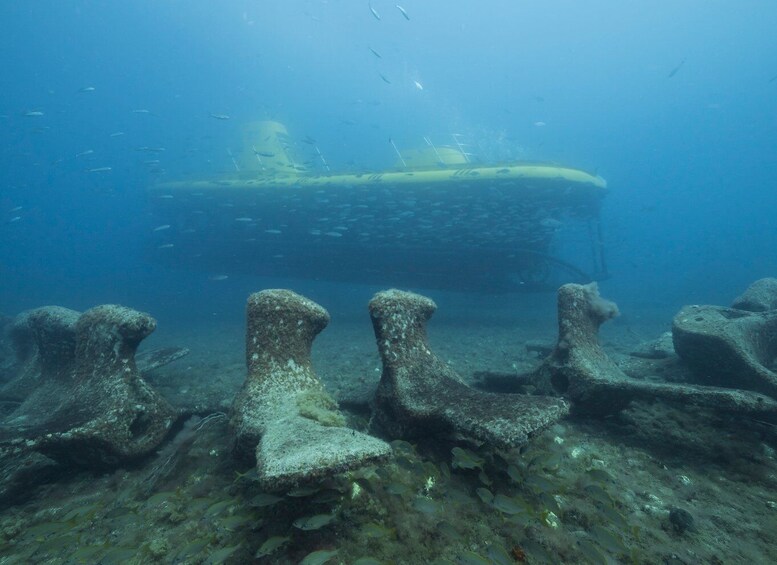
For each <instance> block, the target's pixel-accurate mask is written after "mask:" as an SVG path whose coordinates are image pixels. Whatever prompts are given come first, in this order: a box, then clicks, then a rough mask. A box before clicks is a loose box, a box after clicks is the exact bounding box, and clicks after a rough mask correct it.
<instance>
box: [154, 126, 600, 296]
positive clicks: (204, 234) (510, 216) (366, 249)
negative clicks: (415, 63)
mask: <svg viewBox="0 0 777 565" xmlns="http://www.w3.org/2000/svg"><path fill="white" fill-rule="evenodd" d="M424 139H425V142H426V146H425V147H423V148H422V149H417V150H410V151H405V152H403V153H400V152H399V151H398V150H397V151H396V152H397V155H398V157H399V162H398V164H397V167H396V168H393V169H390V170H383V171H373V172H342V173H337V172H331V171H330V170H329V164H328V163H327V162H326V161H325V160H324V157H323V155H322V154H321V152H320V150H319V149H318V147H317V146H316V145H315V143H314V142H313V140H310V139H307V140H301V141H300V142H297V141H296V140H294V138H292V137H291V136H290V135H289V133H288V131H287V129H286V127H285V126H284V125H283V124H281V123H279V122H275V121H260V122H253V123H250V124H248V125H247V126H246V127H245V129H244V134H243V149H242V152H241V153H239V154H238V155H235V156H232V155H230V156H231V158H232V164H233V168H234V172H230V173H224V174H220V175H216V176H210V177H204V178H191V179H178V180H172V181H168V182H161V183H158V184H155V185H152V186H150V187H149V189H148V195H149V202H150V208H151V212H152V216H153V220H152V221H153V222H154V225H156V226H162V227H164V228H165V229H159V228H158V227H157V228H153V227H152V228H151V229H152V232H151V233H152V236H151V238H150V240H149V245H148V248H149V253H151V255H152V257H153V259H154V260H155V261H158V262H161V263H163V264H165V265H168V266H170V267H173V268H184V269H196V270H201V271H203V272H207V273H209V274H210V275H211V276H213V277H225V276H227V275H229V274H237V273H252V274H258V275H262V276H268V277H280V278H304V279H318V280H331V281H344V282H353V283H365V284H375V285H381V286H387V285H393V286H401V287H406V288H407V287H410V288H439V289H449V290H465V291H476V292H511V291H525V290H551V289H553V290H555V288H556V287H557V286H558V284H562V283H564V282H572V281H574V282H588V281H591V280H598V279H601V278H604V277H606V274H607V269H606V264H605V260H604V249H603V245H602V235H601V221H600V209H601V202H602V200H603V197H604V195H605V194H606V191H607V185H606V182H605V180H604V179H602V178H601V177H599V176H596V175H592V174H589V173H587V172H585V171H582V170H579V169H574V168H570V167H563V166H558V165H554V164H538V163H522V162H511V163H498V164H488V163H479V162H474V161H473V159H472V157H471V155H469V154H468V153H467V152H466V151H465V150H464V147H463V146H462V144H460V143H459V142H458V140H457V139H455V143H453V144H452V145H447V146H446V145H440V146H435V145H433V144H432V143H431V141H430V140H429V139H428V138H424ZM302 142H305V143H302ZM392 145H394V144H393V142H392ZM301 146H302V147H303V148H305V149H306V150H307V152H308V153H309V155H308V160H307V161H305V160H304V159H301V158H299V157H298V155H299V154H300V153H301V151H300V147H301ZM394 149H395V150H396V149H397V148H396V146H394ZM311 164H317V165H318V167H317V169H316V170H313V168H312V167H311ZM584 255H588V256H589V263H590V265H589V267H588V268H585V267H583V266H580V265H578V264H576V262H575V261H576V260H578V259H580V258H581V256H584Z"/></svg>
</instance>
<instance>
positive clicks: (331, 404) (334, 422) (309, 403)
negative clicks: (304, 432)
mask: <svg viewBox="0 0 777 565" xmlns="http://www.w3.org/2000/svg"><path fill="white" fill-rule="evenodd" d="M296 401H297V409H298V410H299V414H300V416H303V417H304V418H308V419H310V420H314V421H316V422H318V423H319V424H321V425H322V426H330V427H336V428H342V427H344V426H345V417H344V416H343V415H342V414H341V413H340V412H339V411H338V410H337V402H335V399H334V398H332V397H331V396H329V395H328V394H327V393H326V392H324V391H323V390H322V391H318V390H309V391H305V392H301V393H299V394H298V395H297V398H296Z"/></svg>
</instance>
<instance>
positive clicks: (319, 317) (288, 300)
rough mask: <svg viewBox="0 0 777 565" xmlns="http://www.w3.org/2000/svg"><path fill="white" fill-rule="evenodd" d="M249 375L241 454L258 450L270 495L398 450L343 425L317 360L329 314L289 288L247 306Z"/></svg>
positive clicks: (236, 427)
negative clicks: (316, 346) (314, 354)
mask: <svg viewBox="0 0 777 565" xmlns="http://www.w3.org/2000/svg"><path fill="white" fill-rule="evenodd" d="M247 317H248V322H247V336H246V344H247V345H246V362H247V365H248V376H247V377H246V380H245V382H244V383H243V387H242V388H241V390H240V392H238V394H237V396H236V398H235V401H234V403H233V407H232V417H231V421H230V424H231V426H232V429H233V431H234V434H235V437H236V450H237V452H238V454H243V455H245V454H247V453H251V452H254V455H255V458H256V468H257V478H258V480H259V482H260V484H261V485H262V486H263V488H265V489H267V490H281V489H286V488H290V487H294V486H296V485H298V484H299V483H302V482H305V481H310V480H313V479H320V478H323V477H326V476H329V475H332V474H335V473H339V472H342V471H346V470H349V469H352V468H354V467H359V466H361V465H365V464H367V463H371V462H374V461H376V460H381V459H385V458H387V457H388V456H389V455H390V453H391V447H390V446H389V445H388V444H387V443H385V442H383V441H381V440H378V439H376V438H373V437H371V436H368V435H366V434H362V433H360V432H357V431H355V430H352V429H350V428H346V427H343V426H342V420H340V419H339V418H338V417H337V416H338V415H339V412H338V411H337V410H336V404H335V403H334V401H333V400H331V399H329V400H326V401H325V400H322V399H324V398H326V399H328V395H327V393H326V391H325V390H324V387H323V385H322V384H321V382H320V381H319V380H318V377H317V376H316V375H315V373H314V371H313V367H312V365H311V362H310V350H311V347H312V345H313V339H314V338H315V337H316V335H318V333H319V332H321V330H323V329H324V328H325V327H326V325H327V324H328V323H329V314H328V313H327V311H326V310H325V309H324V308H322V307H321V306H319V305H318V304H316V303H315V302H313V301H311V300H308V299H307V298H305V297H303V296H300V295H299V294H296V293H294V292H291V291H289V290H265V291H262V292H258V293H255V294H252V295H251V296H250V297H249V299H248V306H247Z"/></svg>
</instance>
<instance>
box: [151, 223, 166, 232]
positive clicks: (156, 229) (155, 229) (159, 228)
mask: <svg viewBox="0 0 777 565" xmlns="http://www.w3.org/2000/svg"><path fill="white" fill-rule="evenodd" d="M169 229H170V224H162V225H161V226H157V227H155V228H154V231H163V230H169Z"/></svg>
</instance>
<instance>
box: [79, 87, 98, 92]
mask: <svg viewBox="0 0 777 565" xmlns="http://www.w3.org/2000/svg"><path fill="white" fill-rule="evenodd" d="M78 92H94V87H93V86H85V87H83V88H79V89H78Z"/></svg>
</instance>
